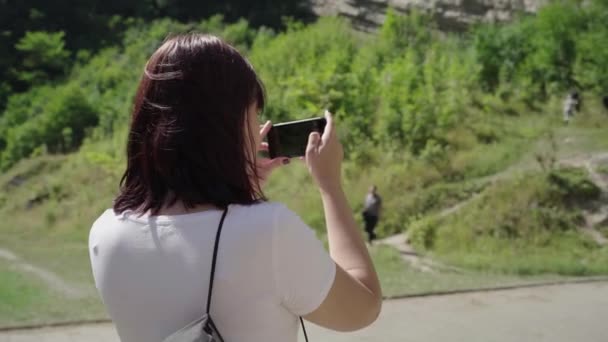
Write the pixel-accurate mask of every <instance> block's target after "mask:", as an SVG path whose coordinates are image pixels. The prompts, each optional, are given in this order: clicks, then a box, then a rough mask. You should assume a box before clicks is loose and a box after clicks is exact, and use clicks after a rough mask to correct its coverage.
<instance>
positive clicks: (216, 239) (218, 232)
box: [206, 207, 228, 314]
mask: <svg viewBox="0 0 608 342" xmlns="http://www.w3.org/2000/svg"><path fill="white" fill-rule="evenodd" d="M226 214H228V207H226V209H224V213H222V218H221V220H220V225H219V226H218V227H217V233H215V245H214V246H213V261H212V262H211V277H209V292H208V293H207V311H206V312H207V314H209V309H211V294H212V293H213V279H214V278H215V261H216V260H217V247H218V246H219V244H220V235H221V234H222V227H223V226H224V219H225V218H226Z"/></svg>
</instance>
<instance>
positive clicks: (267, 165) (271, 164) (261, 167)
mask: <svg viewBox="0 0 608 342" xmlns="http://www.w3.org/2000/svg"><path fill="white" fill-rule="evenodd" d="M271 127H272V122H270V121H266V123H265V124H263V125H261V126H260V141H262V142H261V143H260V146H258V152H261V151H264V152H267V151H268V143H267V142H264V141H263V140H264V138H266V135H267V134H268V132H269V131H270V128H271ZM289 162H290V160H289V158H286V157H279V158H274V159H270V158H264V157H257V158H256V167H257V174H258V177H259V183H260V187H264V185H265V184H266V182H267V181H268V178H269V177H270V174H271V173H272V172H273V171H274V170H275V169H276V168H278V167H280V166H282V165H287V164H289Z"/></svg>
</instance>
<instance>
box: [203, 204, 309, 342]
mask: <svg viewBox="0 0 608 342" xmlns="http://www.w3.org/2000/svg"><path fill="white" fill-rule="evenodd" d="M227 214H228V207H226V209H224V212H223V213H222V218H221V219H220V224H219V226H218V227H217V233H215V244H214V245H213V260H212V261H211V276H210V277H209V292H208V293H207V311H206V313H207V315H208V314H209V310H210V309H211V295H212V294H213V280H214V278H215V262H216V261H217V250H218V247H219V245H220V235H221V234H222V228H223V227H224V219H226V215H227ZM300 324H302V331H303V332H304V339H305V340H306V342H308V334H306V328H305V327H304V320H303V319H302V317H300Z"/></svg>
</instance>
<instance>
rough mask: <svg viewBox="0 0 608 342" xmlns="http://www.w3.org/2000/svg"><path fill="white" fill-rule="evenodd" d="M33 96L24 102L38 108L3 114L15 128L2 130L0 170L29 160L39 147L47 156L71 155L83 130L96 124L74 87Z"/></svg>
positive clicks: (88, 105)
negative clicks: (2, 147)
mask: <svg viewBox="0 0 608 342" xmlns="http://www.w3.org/2000/svg"><path fill="white" fill-rule="evenodd" d="M33 94H35V95H34V96H35V97H34V98H33V99H27V100H26V102H27V101H28V100H29V101H30V103H32V104H36V103H37V104H40V107H38V106H27V107H24V108H18V109H17V111H18V112H19V113H17V114H12V113H11V112H10V110H11V107H9V108H8V110H7V111H8V114H6V117H7V118H11V119H14V122H15V124H14V125H11V126H9V127H7V128H5V131H4V134H5V147H4V149H2V150H1V151H0V169H6V168H8V167H9V166H11V165H13V164H14V163H16V162H17V161H19V160H20V159H22V158H25V157H28V156H30V154H31V153H32V152H34V151H35V150H36V149H37V148H39V147H40V146H44V147H45V149H46V150H47V151H48V152H51V153H60V152H68V151H71V150H73V149H74V148H76V147H78V146H79V145H80V142H81V141H82V140H83V139H84V137H85V134H86V130H87V129H88V128H90V127H93V126H95V125H96V124H97V113H96V111H95V108H93V107H92V106H91V105H90V103H89V102H88V101H87V99H86V97H85V96H84V94H83V93H82V91H81V90H80V89H79V88H77V87H75V86H70V85H68V86H64V87H60V88H56V89H51V88H44V89H41V90H40V91H39V92H36V93H33ZM16 102H20V101H16ZM12 103H13V102H11V104H12ZM23 109H25V111H23Z"/></svg>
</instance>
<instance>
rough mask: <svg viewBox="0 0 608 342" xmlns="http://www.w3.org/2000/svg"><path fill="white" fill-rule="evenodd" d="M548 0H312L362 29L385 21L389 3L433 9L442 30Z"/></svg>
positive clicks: (500, 17)
mask: <svg viewBox="0 0 608 342" xmlns="http://www.w3.org/2000/svg"><path fill="white" fill-rule="evenodd" d="M548 1H549V0H335V1H332V0H313V8H314V11H315V12H316V13H317V14H319V15H340V16H345V17H348V18H350V19H351V20H352V21H353V23H354V24H355V25H356V26H358V27H359V28H361V29H364V30H373V29H375V28H376V27H378V26H379V25H381V24H382V22H383V21H384V16H385V13H386V10H387V9H388V7H392V8H394V9H395V10H396V11H398V12H402V13H407V12H409V11H411V10H412V9H418V10H421V11H424V12H428V13H431V14H432V15H433V16H434V17H435V19H436V21H437V24H438V25H439V28H440V29H441V30H445V31H463V30H465V29H466V28H467V27H469V26H470V25H471V24H473V23H476V22H503V21H509V20H511V19H512V18H513V17H514V16H515V15H517V14H518V13H535V12H536V11H537V10H538V9H539V8H540V7H541V6H542V5H544V4H546V3H547V2H548Z"/></svg>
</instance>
